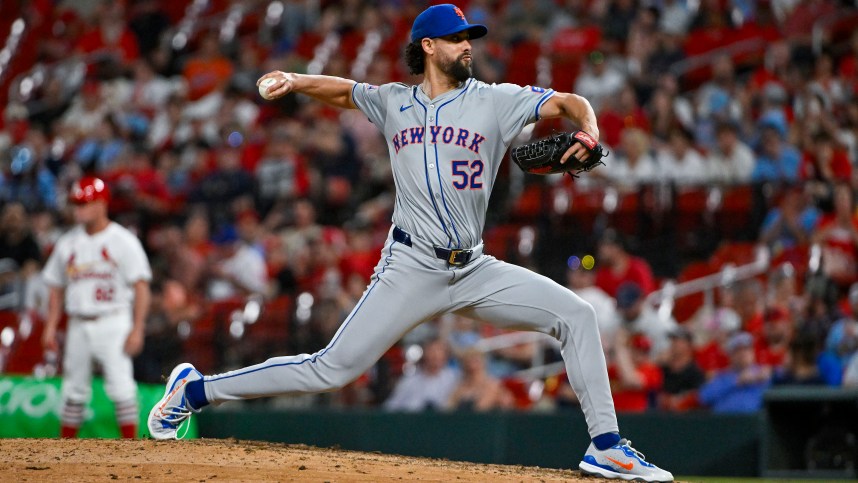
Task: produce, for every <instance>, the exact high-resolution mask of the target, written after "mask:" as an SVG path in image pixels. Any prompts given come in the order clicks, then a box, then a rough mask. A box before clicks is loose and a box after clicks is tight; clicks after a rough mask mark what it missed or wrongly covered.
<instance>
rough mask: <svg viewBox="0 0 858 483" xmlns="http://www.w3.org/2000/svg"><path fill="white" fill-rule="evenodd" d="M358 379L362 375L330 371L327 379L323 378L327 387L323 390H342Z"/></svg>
mask: <svg viewBox="0 0 858 483" xmlns="http://www.w3.org/2000/svg"><path fill="white" fill-rule="evenodd" d="M358 377H360V373H358V374H354V373H353V371H349V370H335V369H328V370H327V371H326V372H325V377H323V378H321V379H322V380H323V381H324V382H325V387H323V388H322V389H321V390H322V391H324V392H327V391H337V390H340V389H342V388H344V387H345V386H347V385H349V383H351V382H352V381H354V380H355V379H357V378H358Z"/></svg>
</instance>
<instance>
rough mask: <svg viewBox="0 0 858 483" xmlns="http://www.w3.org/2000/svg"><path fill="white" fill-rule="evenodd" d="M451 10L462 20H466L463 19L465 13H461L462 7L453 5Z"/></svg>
mask: <svg viewBox="0 0 858 483" xmlns="http://www.w3.org/2000/svg"><path fill="white" fill-rule="evenodd" d="M453 11H454V12H456V15H458V16H459V18H460V19H462V21H463V22H467V20H466V19H465V14H464V13H462V9H460V8H459V7H453Z"/></svg>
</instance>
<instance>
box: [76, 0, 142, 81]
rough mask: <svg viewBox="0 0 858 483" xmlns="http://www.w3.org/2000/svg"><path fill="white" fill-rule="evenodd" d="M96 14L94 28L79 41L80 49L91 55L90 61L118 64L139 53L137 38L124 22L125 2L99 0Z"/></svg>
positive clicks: (131, 59) (127, 61)
mask: <svg viewBox="0 0 858 483" xmlns="http://www.w3.org/2000/svg"><path fill="white" fill-rule="evenodd" d="M94 17H95V21H94V22H93V25H92V27H91V28H90V29H89V31H87V32H85V33H84V34H83V36H81V38H80V40H79V41H78V43H77V49H76V50H77V51H78V52H80V53H82V54H88V55H89V59H90V62H92V61H93V60H95V61H98V62H102V63H110V64H113V65H117V66H118V65H120V64H124V63H130V62H132V61H134V60H136V59H137V58H138V57H139V56H140V48H139V46H138V44H137V38H136V37H135V36H134V34H133V33H132V32H131V31H130V30H128V28H127V27H126V24H125V2H110V1H101V2H98V6H97V7H96V10H95V12H94Z"/></svg>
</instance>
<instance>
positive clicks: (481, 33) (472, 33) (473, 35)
mask: <svg viewBox="0 0 858 483" xmlns="http://www.w3.org/2000/svg"><path fill="white" fill-rule="evenodd" d="M465 30H467V31H468V37H469V38H470V40H473V39H478V38H480V37H485V36H486V34H487V33H489V29H487V28H486V26H485V25H480V24H465V25H459V26H458V27H456V28H454V29H452V30H450V31H449V32H446V33H443V34H441V35H438V37H446V36H447V35H453V34H457V33H459V32H464V31H465Z"/></svg>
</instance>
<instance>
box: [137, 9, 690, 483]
mask: <svg viewBox="0 0 858 483" xmlns="http://www.w3.org/2000/svg"><path fill="white" fill-rule="evenodd" d="M486 33H487V29H486V27H484V26H482V25H474V24H469V23H468V22H467V20H466V19H465V15H464V14H463V13H462V11H461V10H459V9H458V8H457V7H455V6H453V5H449V4H445V5H436V6H433V7H430V8H428V9H427V10H425V11H424V12H422V13H421V14H420V15H419V16H418V17H417V18H416V19H415V21H414V25H413V27H412V31H411V43H410V44H409V45H408V47H407V48H406V51H405V57H406V63H407V64H408V66H409V68H410V69H411V71H412V73H414V74H422V75H423V76H424V77H423V81H422V82H421V83H420V84H418V85H413V86H409V85H405V84H399V83H393V84H385V85H381V86H374V85H369V84H362V83H356V82H354V81H352V80H348V79H342V78H337V77H329V76H312V75H299V74H293V73H283V72H271V73H268V74H266V75H264V76H263V77H262V78H261V79H260V83H262V82H264V81H266V80H267V79H276V82H274V83H273V84H272V85H270V86H269V87H268V90H267V92H266V94H267V97H270V98H277V97H281V96H283V95H286V94H287V93H289V92H300V93H302V94H305V95H308V96H310V97H312V98H314V99H317V100H319V101H322V102H324V103H326V104H329V105H332V106H336V107H340V108H344V109H360V110H361V111H362V112H363V113H364V114H366V116H367V117H368V118H369V120H370V121H372V122H373V123H374V124H375V125H376V127H377V128H378V129H379V130H380V131H381V132H382V133H383V135H384V137H385V139H387V143H388V149H389V153H390V162H391V165H392V168H393V177H394V182H395V185H396V203H395V208H394V212H393V220H392V221H393V224H392V226H391V228H390V233H389V236H388V239H387V243H386V244H385V246H384V248H383V250H382V252H381V258H380V260H379V262H378V265H377V266H376V268H375V273H374V275H373V276H372V278H371V280H370V284H369V286H368V287H367V289H366V291H365V292H364V294H363V297H362V298H361V299H360V301H359V302H358V304H357V305H356V306H355V308H354V310H353V311H352V313H351V314H349V316H348V317H347V318H346V320H345V321H344V322H343V324H342V326H340V328H339V330H338V331H337V332H336V334H335V335H334V337H333V339H332V340H331V342H330V343H329V344H328V345H327V347H325V348H323V349H321V350H320V351H318V352H316V353H314V354H300V355H297V356H288V357H275V358H273V359H269V360H268V361H265V362H263V363H261V364H258V365H255V366H251V367H246V368H243V369H238V370H235V371H231V372H227V373H224V374H218V375H212V376H203V375H202V374H200V373H199V372H198V371H196V369H194V367H193V366H192V365H191V364H188V363H184V364H180V365H179V366H177V367H176V368H175V369H174V370H173V372H172V374H171V375H170V378H169V380H168V381H167V389H166V391H165V394H164V398H163V399H162V400H161V401H160V402H159V403H158V404H156V405H155V407H153V408H152V411H151V412H150V415H149V421H148V426H149V430H150V432H151V434H152V436H153V437H155V438H157V439H168V438H175V437H176V433H177V431H176V430H177V428H178V425H179V424H180V423H181V422H182V421H184V420H185V419H187V418H188V417H189V416H190V414H191V413H192V412H196V411H199V410H200V409H201V408H203V407H204V406H206V405H208V404H220V403H223V402H225V401H231V400H239V399H250V398H258V397H265V396H273V395H280V394H296V393H307V392H320V391H333V390H336V389H337V388H340V387H342V386H344V385H346V384H348V383H349V382H350V381H352V380H353V379H355V378H357V377H358V376H359V375H360V374H362V373H363V372H365V371H366V370H367V369H368V368H369V367H370V366H371V365H372V364H373V363H374V362H375V361H376V360H378V358H379V357H381V355H382V354H383V353H384V352H385V351H386V350H387V349H388V348H389V347H390V346H392V345H393V344H394V343H396V341H397V340H399V338H400V337H401V336H402V335H403V334H404V333H406V332H408V331H409V330H411V329H412V328H413V327H414V326H416V325H418V324H420V323H421V322H423V321H425V320H427V319H430V318H433V317H437V316H439V315H441V314H444V313H448V312H454V313H457V314H460V315H463V316H467V317H471V318H475V319H479V320H483V321H487V322H489V323H492V324H494V325H496V326H498V327H503V328H516V329H524V330H533V331H539V332H543V333H546V334H550V335H552V336H553V337H556V338H557V339H558V340H559V341H560V342H561V347H562V349H561V350H562V354H563V359H564V361H565V363H566V369H567V373H568V375H569V380H570V382H571V384H572V387H573V388H574V390H575V392H576V393H577V395H578V398H579V400H580V401H581V408H582V409H583V411H584V415H585V417H586V421H587V425H588V427H589V433H590V437H591V438H592V444H591V445H590V447H589V448H588V450H587V452H586V454H585V455H584V458H583V460H582V461H581V462H580V463H579V467H580V468H581V469H582V470H583V471H585V472H588V473H594V474H598V475H601V476H605V477H609V478H622V479H626V480H631V479H641V480H645V481H672V480H673V476H672V475H671V474H670V473H669V472H667V471H664V470H662V469H659V468H658V467H656V466H654V465H652V464H651V463H648V462H647V461H646V460H645V459H644V456H643V455H642V454H641V453H639V452H638V451H636V450H635V449H634V448H632V446H631V443H630V442H629V441H628V440H626V439H623V438H621V437H620V434H619V429H618V427H617V419H616V415H615V412H614V404H613V400H612V398H611V390H610V387H609V383H608V374H607V370H606V367H605V358H604V355H603V354H602V347H601V343H600V339H599V330H598V326H597V323H596V315H595V312H594V310H593V308H592V307H591V306H590V305H589V304H587V303H586V302H584V301H583V300H581V299H580V298H579V297H578V296H576V295H575V294H574V293H572V292H571V291H569V290H568V289H566V288H564V287H562V286H560V285H559V284H557V283H555V282H554V281H552V280H550V279H548V278H546V277H543V276H542V275H539V274H536V273H534V272H531V271H529V270H527V269H524V268H521V267H518V266H515V265H511V264H508V263H505V262H502V261H500V260H497V259H495V258H494V257H492V256H490V255H487V254H485V253H483V244H482V231H483V225H484V223H485V216H486V209H487V207H488V203H489V196H490V194H491V191H492V187H493V185H494V182H495V176H496V175H497V172H498V168H499V167H500V163H501V160H502V159H503V156H504V153H505V152H506V150H507V149H508V148H509V145H510V143H511V142H512V141H513V139H514V138H515V137H516V136H517V135H518V134H519V133H520V132H521V130H522V128H524V126H526V125H527V124H530V123H533V122H536V121H538V120H540V119H543V118H552V117H560V116H562V117H566V118H568V119H570V120H572V121H573V122H574V123H576V124H577V125H578V126H579V127H580V129H581V131H578V132H576V133H575V134H574V135H572V136H570V137H567V138H565V139H561V140H559V141H557V142H555V141H550V142H543V143H542V144H540V145H539V146H536V147H535V149H533V150H532V151H533V152H532V153H529V152H528V153H529V154H528V153H522V155H521V156H519V157H518V158H519V159H520V160H522V161H523V162H525V163H526V164H522V167H523V168H525V169H526V166H527V167H533V169H534V170H546V171H552V172H554V171H556V170H555V169H553V168H552V169H547V168H546V166H547V165H548V164H547V163H532V160H533V159H534V158H537V157H539V156H542V155H541V154H539V153H550V152H552V151H556V149H555V148H556V146H558V145H562V144H563V143H570V145H571V147H568V148H567V149H565V150H563V151H561V152H560V154H561V156H560V157H559V159H558V160H557V162H558V163H560V164H566V163H570V166H571V165H580V164H581V163H583V162H586V161H587V159H590V157H591V155H597V156H598V155H600V153H601V152H602V151H601V147H600V146H599V145H598V138H599V130H598V128H597V127H596V117H595V114H594V113H593V109H592V108H591V107H590V104H589V103H588V102H587V101H586V100H585V99H583V98H581V97H580V96H577V95H574V94H567V93H560V92H555V91H553V90H552V89H547V88H541V87H532V86H527V87H520V86H517V85H511V84H499V85H497V84H492V85H489V84H485V83H483V82H480V81H479V80H476V79H474V78H473V77H472V67H471V65H472V51H471V41H472V40H474V39H477V38H479V37H482V36H484V35H486ZM569 138H573V139H575V140H577V141H576V142H572V141H570V139H569ZM583 168H584V170H585V171H586V169H588V167H587V166H584V167H583Z"/></svg>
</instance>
